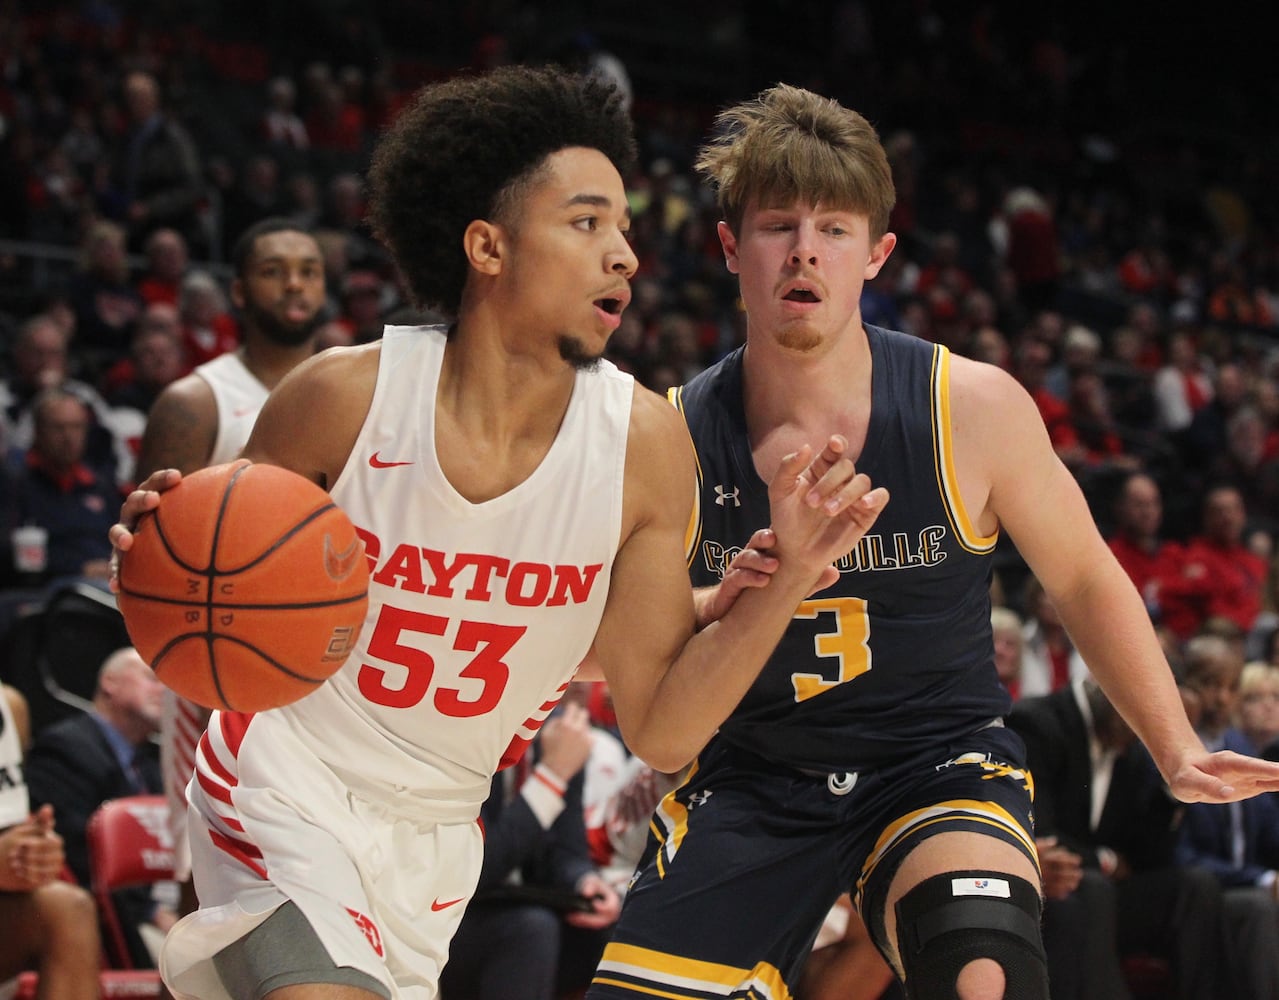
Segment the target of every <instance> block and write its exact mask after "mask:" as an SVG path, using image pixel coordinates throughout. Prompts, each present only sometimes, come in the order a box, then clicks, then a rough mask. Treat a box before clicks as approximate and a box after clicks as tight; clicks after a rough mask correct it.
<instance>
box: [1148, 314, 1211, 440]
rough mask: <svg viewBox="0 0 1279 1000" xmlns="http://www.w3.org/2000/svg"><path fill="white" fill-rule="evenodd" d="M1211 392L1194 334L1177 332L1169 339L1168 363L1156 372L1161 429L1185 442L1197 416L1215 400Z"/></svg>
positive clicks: (1156, 394)
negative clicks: (1192, 422)
mask: <svg viewBox="0 0 1279 1000" xmlns="http://www.w3.org/2000/svg"><path fill="white" fill-rule="evenodd" d="M1212 391H1213V390H1212V378H1211V376H1210V375H1209V373H1208V369H1207V366H1206V365H1205V363H1204V361H1203V359H1202V358H1201V357H1200V355H1199V349H1198V347H1197V345H1196V343H1195V335H1194V333H1193V332H1191V331H1190V330H1188V329H1179V330H1174V331H1173V333H1172V335H1171V336H1170V337H1169V338H1168V360H1167V362H1166V363H1165V364H1164V365H1163V367H1161V368H1160V369H1159V371H1157V372H1156V373H1155V381H1154V394H1155V405H1156V407H1157V410H1158V418H1159V427H1160V429H1161V430H1163V431H1165V432H1167V433H1169V434H1173V435H1175V436H1176V437H1177V439H1178V440H1179V441H1180V440H1181V439H1183V438H1184V436H1185V432H1186V431H1187V430H1189V428H1190V424H1191V421H1192V420H1194V416H1195V414H1196V413H1198V412H1199V411H1200V410H1201V409H1203V408H1204V406H1206V405H1207V404H1208V401H1209V400H1211V399H1212Z"/></svg>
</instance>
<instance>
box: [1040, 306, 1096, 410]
mask: <svg viewBox="0 0 1279 1000" xmlns="http://www.w3.org/2000/svg"><path fill="white" fill-rule="evenodd" d="M1100 360H1101V338H1100V337H1099V336H1097V334H1096V332H1094V331H1093V330H1092V329H1090V328H1089V327H1086V326H1083V325H1082V324H1080V323H1074V324H1072V325H1071V326H1070V327H1068V328H1067V329H1066V331H1065V332H1064V333H1063V335H1062V338H1061V357H1060V358H1059V359H1058V361H1057V363H1056V364H1055V365H1053V366H1052V367H1050V368H1049V369H1048V372H1047V374H1045V375H1044V388H1045V389H1047V390H1048V391H1049V392H1051V393H1052V394H1053V395H1054V396H1056V397H1057V398H1058V399H1060V400H1063V401H1068V400H1069V399H1070V383H1071V380H1072V379H1073V378H1074V376H1075V375H1076V374H1078V373H1080V372H1092V371H1096V370H1097V365H1098V363H1099V362H1100Z"/></svg>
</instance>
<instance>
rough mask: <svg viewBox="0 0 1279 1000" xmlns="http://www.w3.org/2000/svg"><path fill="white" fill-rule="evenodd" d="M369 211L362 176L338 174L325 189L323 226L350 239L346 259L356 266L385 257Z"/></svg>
mask: <svg viewBox="0 0 1279 1000" xmlns="http://www.w3.org/2000/svg"><path fill="white" fill-rule="evenodd" d="M365 209H366V206H365V199H364V182H363V181H362V180H361V179H360V177H359V175H358V174H355V173H349V172H346V173H338V174H335V175H334V176H333V178H332V179H331V180H330V181H329V183H328V187H327V188H326V189H325V200H324V214H323V218H322V220H321V225H322V226H323V227H324V228H325V229H331V230H334V231H336V232H339V233H341V234H342V235H343V236H345V237H346V257H347V261H348V263H349V264H351V265H352V266H369V265H372V264H375V263H377V262H378V261H380V260H381V259H383V257H384V256H385V254H383V252H382V250H381V248H380V247H379V246H378V244H377V243H376V241H375V240H374V239H373V236H372V233H371V232H370V230H369V225H368V221H367V219H366V218H365ZM339 273H340V272H339ZM334 276H335V277H336V274H335V275H334Z"/></svg>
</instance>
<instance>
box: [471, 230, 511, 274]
mask: <svg viewBox="0 0 1279 1000" xmlns="http://www.w3.org/2000/svg"><path fill="white" fill-rule="evenodd" d="M503 237H504V233H503V232H502V227H501V226H499V225H497V224H496V223H494V222H489V221H488V220H487V219H475V220H474V221H473V222H472V223H471V224H470V225H469V226H467V227H466V232H464V233H463V234H462V249H463V250H464V251H465V252H466V259H467V261H468V262H470V265H471V267H473V268H475V270H477V271H479V272H480V274H488V275H495V274H498V273H499V272H500V271H501V270H502V257H503V254H504V252H505V250H506V241H505V239H504V238H503Z"/></svg>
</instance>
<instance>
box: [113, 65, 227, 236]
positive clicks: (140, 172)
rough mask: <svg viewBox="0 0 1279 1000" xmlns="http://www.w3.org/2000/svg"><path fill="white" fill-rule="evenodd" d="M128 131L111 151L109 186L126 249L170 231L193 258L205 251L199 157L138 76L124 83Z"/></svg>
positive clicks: (150, 85)
mask: <svg viewBox="0 0 1279 1000" xmlns="http://www.w3.org/2000/svg"><path fill="white" fill-rule="evenodd" d="M124 103H125V109H126V111H127V114H128V129H127V131H126V132H125V133H124V135H123V136H122V137H121V139H120V141H119V143H118V144H117V147H116V149H115V155H114V163H113V182H114V185H115V189H116V191H117V192H118V194H119V196H120V198H121V200H122V203H123V218H124V220H125V223H126V225H127V227H128V234H129V245H130V246H131V247H136V248H140V247H141V246H142V244H143V242H144V240H145V239H146V237H147V236H148V235H149V234H150V233H151V232H152V231H153V230H155V229H158V228H160V227H161V226H167V227H169V228H172V229H176V230H177V231H178V232H179V233H181V234H182V236H183V237H184V238H185V239H186V241H187V245H188V246H190V247H192V248H193V249H194V250H195V252H196V253H197V254H204V253H207V251H208V250H209V240H208V235H207V233H206V232H205V229H204V224H203V220H202V218H201V209H202V208H203V204H202V203H203V199H204V197H205V190H204V179H203V167H202V165H201V157H200V153H199V151H198V150H197V148H196V145H195V142H194V141H193V140H192V138H191V136H190V134H189V133H188V132H187V130H186V129H185V128H184V127H183V126H182V125H181V124H179V123H178V122H177V121H176V120H175V119H174V118H173V117H172V116H170V115H169V114H168V113H167V112H166V111H165V110H164V109H163V108H162V106H161V95H160V85H159V84H158V83H157V82H156V79H155V77H154V76H152V75H151V74H150V73H146V72H142V71H134V72H132V73H129V74H128V75H127V76H126V77H125V79H124Z"/></svg>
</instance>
